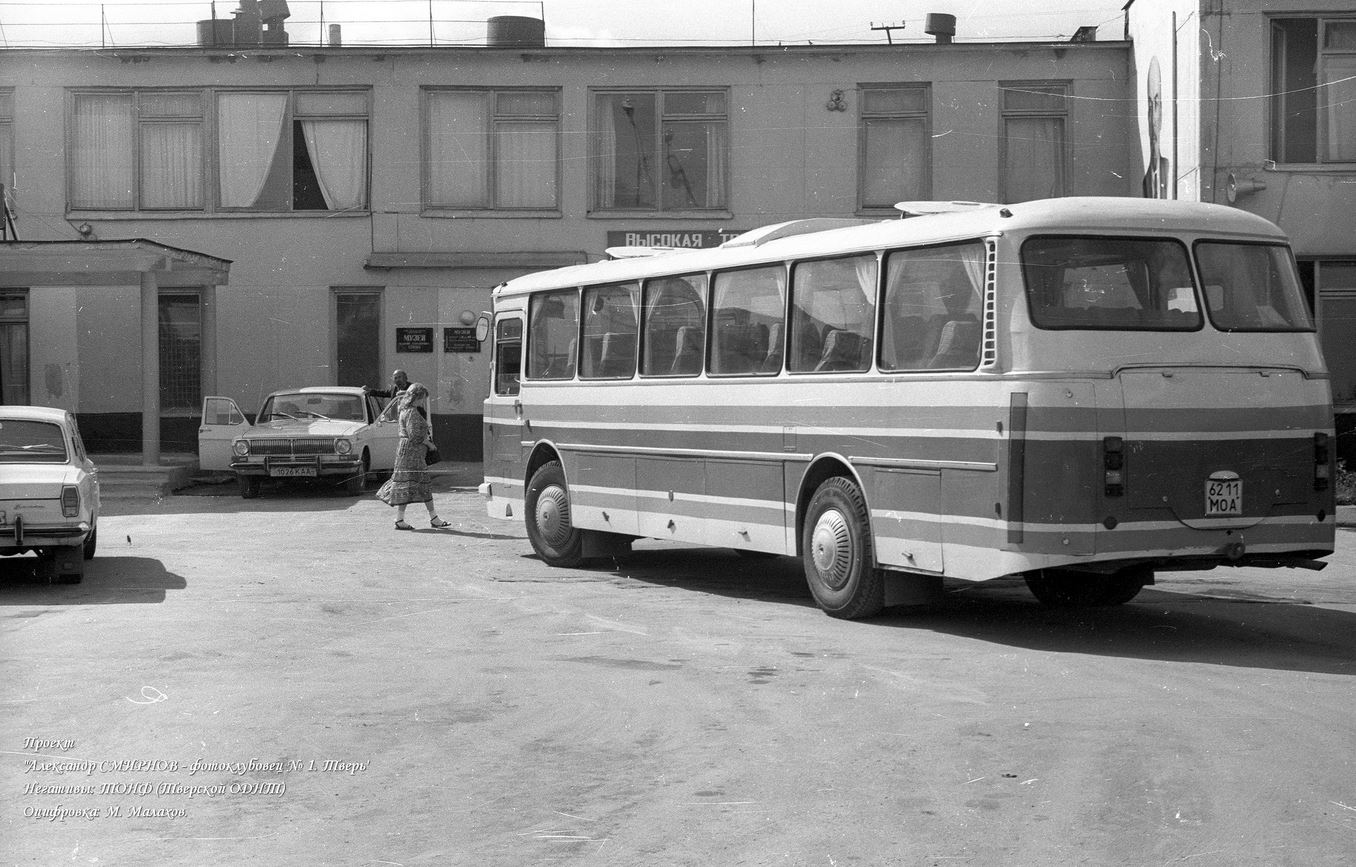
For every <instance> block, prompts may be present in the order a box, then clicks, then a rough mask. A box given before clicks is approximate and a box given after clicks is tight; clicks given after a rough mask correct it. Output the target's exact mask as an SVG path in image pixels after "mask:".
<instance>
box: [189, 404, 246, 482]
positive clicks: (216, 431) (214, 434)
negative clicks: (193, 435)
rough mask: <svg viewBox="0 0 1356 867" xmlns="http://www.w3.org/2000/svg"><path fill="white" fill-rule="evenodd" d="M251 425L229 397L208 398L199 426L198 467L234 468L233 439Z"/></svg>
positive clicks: (208, 468) (210, 470)
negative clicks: (232, 463) (232, 460)
mask: <svg viewBox="0 0 1356 867" xmlns="http://www.w3.org/2000/svg"><path fill="white" fill-rule="evenodd" d="M249 426H250V423H249V421H248V420H247V419H246V418H245V414H244V413H243V412H241V411H240V407H238V406H236V403H235V401H234V400H231V399H230V398H229V397H205V398H203V400H202V423H201V424H200V425H199V426H198V468H199V469H201V470H204V471H207V472H230V471H231V441H232V440H234V439H235V438H236V437H238V436H240V434H241V433H243V432H244V430H245V429H246V428H248V427H249Z"/></svg>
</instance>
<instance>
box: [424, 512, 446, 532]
mask: <svg viewBox="0 0 1356 867" xmlns="http://www.w3.org/2000/svg"><path fill="white" fill-rule="evenodd" d="M428 525H429V526H430V527H432V528H433V529H435V530H441V529H442V528H443V527H450V526H452V525H451V524H449V523H448V522H447V521H444V520H443V519H441V518H439V517H438V516H437V515H434V516H433V517H432V518H429V519H428Z"/></svg>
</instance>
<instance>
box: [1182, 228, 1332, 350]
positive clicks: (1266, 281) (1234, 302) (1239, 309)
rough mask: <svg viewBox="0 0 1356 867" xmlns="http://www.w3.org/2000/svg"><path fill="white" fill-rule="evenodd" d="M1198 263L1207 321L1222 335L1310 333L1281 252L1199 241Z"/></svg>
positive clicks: (1289, 267) (1259, 246)
mask: <svg viewBox="0 0 1356 867" xmlns="http://www.w3.org/2000/svg"><path fill="white" fill-rule="evenodd" d="M1196 263H1197V265H1199V266H1200V269H1201V282H1202V283H1204V284H1205V302H1206V305H1207V306H1208V307H1209V310H1210V321H1211V322H1213V323H1215V327H1216V328H1218V329H1220V330H1221V331H1312V330H1314V325H1313V321H1312V320H1311V319H1310V318H1309V310H1308V308H1307V307H1306V306H1305V304H1304V296H1303V294H1302V293H1301V291H1300V287H1299V280H1298V279H1297V278H1296V276H1295V268H1294V266H1293V265H1292V264H1291V262H1290V254H1289V251H1288V250H1287V249H1286V248H1285V247H1282V246H1279V245H1276V244H1230V243H1225V242H1221V241H1202V242H1200V243H1198V244H1197V245H1196Z"/></svg>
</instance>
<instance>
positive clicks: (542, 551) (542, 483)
mask: <svg viewBox="0 0 1356 867" xmlns="http://www.w3.org/2000/svg"><path fill="white" fill-rule="evenodd" d="M523 505H524V511H525V512H526V515H524V517H523V520H524V523H526V524H527V538H528V541H530V542H531V543H532V549H533V550H534V551H536V552H537V555H538V556H539V557H541V558H542V559H543V560H545V561H546V562H547V563H548V564H549V565H551V566H562V567H566V568H569V567H573V566H578V565H579V564H580V563H583V562H584V533H583V531H582V530H579V529H577V528H576V527H575V526H574V524H573V523H571V521H570V489H569V488H568V487H567V486H566V484H565V470H564V469H562V468H561V466H560V461H551V462H550V463H547V464H543V465H542V466H541V467H540V468H538V470H537V471H536V472H535V473H533V474H532V480H531V481H530V482H528V483H527V495H526V501H525V502H524V504H523Z"/></svg>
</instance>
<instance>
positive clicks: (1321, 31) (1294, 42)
mask: <svg viewBox="0 0 1356 867" xmlns="http://www.w3.org/2000/svg"><path fill="white" fill-rule="evenodd" d="M1271 70H1272V71H1271V79H1272V80H1271V93H1272V94H1273V96H1272V98H1271V99H1272V104H1271V109H1272V113H1271V151H1272V159H1274V160H1276V161H1277V162H1282V163H1338V162H1356V19H1331V18H1278V19H1274V20H1273V21H1272V22H1271Z"/></svg>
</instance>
